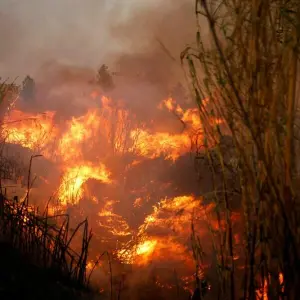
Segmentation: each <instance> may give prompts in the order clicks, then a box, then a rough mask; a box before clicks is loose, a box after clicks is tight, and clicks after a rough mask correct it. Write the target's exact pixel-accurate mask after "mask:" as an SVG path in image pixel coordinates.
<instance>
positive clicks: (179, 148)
mask: <svg viewBox="0 0 300 300" xmlns="http://www.w3.org/2000/svg"><path fill="white" fill-rule="evenodd" d="M131 137H132V138H134V137H137V142H136V144H135V147H136V152H137V154H139V155H141V156H144V157H147V158H156V157H159V156H161V155H164V156H165V157H166V158H167V159H172V160H176V159H177V158H178V157H179V156H180V155H182V154H184V153H187V152H188V151H189V149H190V145H191V141H190V138H189V137H188V136H187V135H185V134H178V135H171V134H169V133H166V132H158V133H154V134H151V133H149V132H147V131H146V130H139V129H137V130H133V131H132V132H131Z"/></svg>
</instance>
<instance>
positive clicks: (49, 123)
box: [2, 110, 56, 150]
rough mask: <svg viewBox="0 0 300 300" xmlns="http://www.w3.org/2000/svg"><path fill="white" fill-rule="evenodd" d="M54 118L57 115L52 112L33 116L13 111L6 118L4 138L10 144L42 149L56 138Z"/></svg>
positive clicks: (3, 127)
mask: <svg viewBox="0 0 300 300" xmlns="http://www.w3.org/2000/svg"><path fill="white" fill-rule="evenodd" d="M54 116H55V113H54V112H51V111H47V112H45V113H43V114H36V115H31V114H28V113H24V112H22V111H19V110H12V111H11V112H10V113H9V114H8V115H6V116H5V118H4V121H3V124H2V136H3V137H4V138H5V139H6V141H7V142H8V143H12V144H19V145H21V146H23V147H25V148H30V149H32V150H37V149H41V148H43V147H45V146H46V145H47V144H48V143H49V142H51V141H52V140H53V139H54V138H55V135H56V132H55V128H53V118H54Z"/></svg>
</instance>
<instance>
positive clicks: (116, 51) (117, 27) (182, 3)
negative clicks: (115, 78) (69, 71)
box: [0, 0, 195, 78]
mask: <svg viewBox="0 0 300 300" xmlns="http://www.w3.org/2000/svg"><path fill="white" fill-rule="evenodd" d="M193 5H194V0H173V1H171V0H164V1H162V0H151V1H150V0H148V1H147V0H84V1H83V0H26V1H25V0H1V1H0V73H1V75H0V76H1V77H10V78H11V77H16V76H20V77H22V76H24V75H25V74H31V75H34V74H35V72H36V71H37V70H38V69H39V68H40V66H42V65H43V64H44V63H46V62H49V61H56V62H59V63H63V64H68V65H76V66H84V67H88V68H93V69H94V68H97V67H98V66H99V64H101V63H105V62H110V63H111V62H117V61H118V60H120V58H121V57H123V56H126V55H127V56H140V55H143V56H148V57H149V56H151V55H152V54H153V55H155V57H156V60H157V61H159V60H160V59H161V60H167V59H168V58H167V57H166V54H165V53H163V51H161V49H159V47H160V46H159V45H158V43H157V39H159V40H161V41H163V43H164V44H165V45H166V46H167V48H168V49H169V50H170V52H171V53H172V55H174V56H176V57H179V54H180V51H181V50H183V48H184V46H185V45H186V44H188V43H190V42H191V41H192V40H193V37H194V31H195V27H194V25H195V20H194V16H193ZM123 60H124V58H123ZM167 67H168V66H166V64H165V65H164V68H167Z"/></svg>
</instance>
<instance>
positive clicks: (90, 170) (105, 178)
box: [58, 163, 111, 204]
mask: <svg viewBox="0 0 300 300" xmlns="http://www.w3.org/2000/svg"><path fill="white" fill-rule="evenodd" d="M90 178H93V179H96V180H99V181H101V182H103V183H110V182H111V179H110V173H109V172H108V171H107V169H106V167H105V166H104V165H103V164H101V163H99V166H93V165H90V164H81V165H79V166H75V167H70V168H68V169H67V170H66V171H65V174H64V176H63V179H62V184H61V185H60V187H59V189H58V199H59V200H60V201H61V203H62V204H67V203H68V202H70V200H71V202H72V203H77V202H78V201H79V199H81V198H82V195H83V189H82V185H83V184H84V183H85V182H86V181H87V180H88V179H90Z"/></svg>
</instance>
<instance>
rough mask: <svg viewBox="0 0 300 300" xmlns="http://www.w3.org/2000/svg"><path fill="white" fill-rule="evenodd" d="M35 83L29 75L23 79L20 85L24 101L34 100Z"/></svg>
mask: <svg viewBox="0 0 300 300" xmlns="http://www.w3.org/2000/svg"><path fill="white" fill-rule="evenodd" d="M35 91H36V90H35V82H34V79H33V78H31V77H30V76H29V75H27V76H26V77H25V79H24V80H23V83H22V90H21V97H22V99H23V100H25V101H34V100H35Z"/></svg>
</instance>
